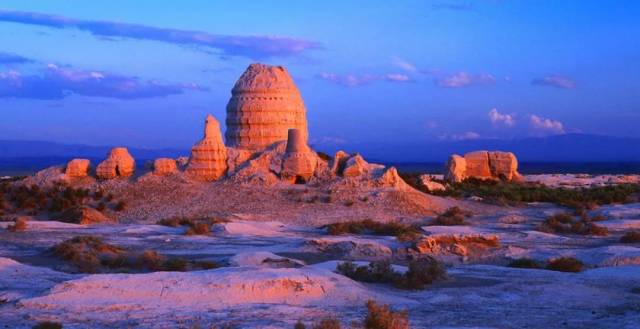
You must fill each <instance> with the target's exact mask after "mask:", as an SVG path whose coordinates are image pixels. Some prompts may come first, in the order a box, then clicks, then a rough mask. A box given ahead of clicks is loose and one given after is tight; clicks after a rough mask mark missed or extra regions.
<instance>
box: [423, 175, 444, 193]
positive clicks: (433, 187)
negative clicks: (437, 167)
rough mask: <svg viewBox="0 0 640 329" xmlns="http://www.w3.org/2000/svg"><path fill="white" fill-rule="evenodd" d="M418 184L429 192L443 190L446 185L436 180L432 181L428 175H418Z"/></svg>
mask: <svg viewBox="0 0 640 329" xmlns="http://www.w3.org/2000/svg"><path fill="white" fill-rule="evenodd" d="M420 184H421V185H422V186H423V187H424V188H426V189H427V190H428V191H429V192H436V191H444V190H446V187H445V186H444V185H442V184H440V183H438V182H436V181H434V180H433V179H432V178H431V176H429V175H421V176H420Z"/></svg>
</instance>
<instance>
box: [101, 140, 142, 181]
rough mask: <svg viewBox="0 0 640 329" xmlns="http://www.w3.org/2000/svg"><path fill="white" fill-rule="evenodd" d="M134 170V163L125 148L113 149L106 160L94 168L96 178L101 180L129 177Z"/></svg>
mask: <svg viewBox="0 0 640 329" xmlns="http://www.w3.org/2000/svg"><path fill="white" fill-rule="evenodd" d="M135 170H136V161H135V160H134V159H133V157H132V156H131V154H129V150H127V148H126V147H114V148H113V149H111V152H109V156H108V157H107V159H106V160H104V161H102V162H100V164H99V165H98V166H97V167H96V176H98V178H101V179H113V178H116V177H129V176H131V175H133V172H134V171H135Z"/></svg>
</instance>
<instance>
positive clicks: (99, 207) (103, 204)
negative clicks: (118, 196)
mask: <svg viewBox="0 0 640 329" xmlns="http://www.w3.org/2000/svg"><path fill="white" fill-rule="evenodd" d="M105 209H107V204H105V203H104V202H100V203H98V205H97V206H96V210H97V211H104V210H105Z"/></svg>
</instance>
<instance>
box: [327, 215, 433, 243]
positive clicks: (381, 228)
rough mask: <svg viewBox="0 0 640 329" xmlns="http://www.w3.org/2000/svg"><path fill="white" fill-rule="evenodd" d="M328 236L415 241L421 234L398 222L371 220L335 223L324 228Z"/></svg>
mask: <svg viewBox="0 0 640 329" xmlns="http://www.w3.org/2000/svg"><path fill="white" fill-rule="evenodd" d="M326 227H327V233H329V234H330V235H342V234H364V233H371V234H375V235H389V236H395V237H397V238H398V239H399V240H401V241H408V240H412V239H415V238H417V237H419V236H421V235H422V234H421V233H420V228H419V227H416V226H413V225H407V224H402V223H399V222H388V223H381V222H376V221H373V220H371V219H365V220H360V221H349V222H337V223H332V224H329V225H327V226H326Z"/></svg>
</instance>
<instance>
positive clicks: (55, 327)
mask: <svg viewBox="0 0 640 329" xmlns="http://www.w3.org/2000/svg"><path fill="white" fill-rule="evenodd" d="M31 328H33V329H62V324H60V323H59V322H53V321H41V322H38V324H36V325H35V326H33V327H31Z"/></svg>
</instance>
